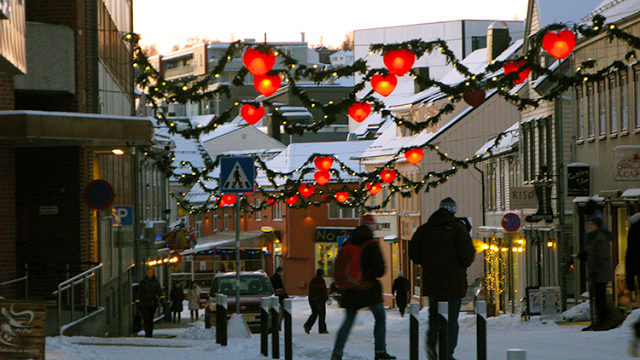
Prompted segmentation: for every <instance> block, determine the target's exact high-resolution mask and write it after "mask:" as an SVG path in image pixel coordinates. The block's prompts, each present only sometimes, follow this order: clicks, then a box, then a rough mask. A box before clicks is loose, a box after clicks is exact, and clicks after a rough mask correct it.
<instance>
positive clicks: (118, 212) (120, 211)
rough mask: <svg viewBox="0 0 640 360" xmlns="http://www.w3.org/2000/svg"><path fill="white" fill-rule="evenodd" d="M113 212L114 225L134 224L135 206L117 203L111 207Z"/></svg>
mask: <svg viewBox="0 0 640 360" xmlns="http://www.w3.org/2000/svg"><path fill="white" fill-rule="evenodd" d="M111 212H112V214H113V219H114V223H113V225H114V226H119V225H133V206H131V205H116V206H113V207H111Z"/></svg>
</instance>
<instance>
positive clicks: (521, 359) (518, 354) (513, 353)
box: [507, 349, 527, 360]
mask: <svg viewBox="0 0 640 360" xmlns="http://www.w3.org/2000/svg"><path fill="white" fill-rule="evenodd" d="M507 360H527V351H526V350H522V349H509V350H507Z"/></svg>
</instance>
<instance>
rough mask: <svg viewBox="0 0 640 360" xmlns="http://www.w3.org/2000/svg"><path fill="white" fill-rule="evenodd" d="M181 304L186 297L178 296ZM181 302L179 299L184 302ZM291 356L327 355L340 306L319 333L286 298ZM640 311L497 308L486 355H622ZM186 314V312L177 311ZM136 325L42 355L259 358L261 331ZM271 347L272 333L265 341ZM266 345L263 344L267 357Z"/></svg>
mask: <svg viewBox="0 0 640 360" xmlns="http://www.w3.org/2000/svg"><path fill="white" fill-rule="evenodd" d="M185 304H186V303H185ZM185 306H186V305H185ZM293 313H294V317H293V358H294V359H296V360H310V359H314V360H315V359H329V358H330V357H331V350H332V348H333V342H334V340H335V338H334V337H335V334H336V332H337V329H338V327H339V325H340V323H341V321H342V319H343V314H342V309H340V308H338V307H337V304H335V303H333V304H332V305H330V306H328V307H327V327H328V331H329V334H323V335H320V334H318V327H317V326H318V325H317V323H316V324H315V325H314V327H313V328H312V330H311V333H310V334H308V335H307V334H305V333H304V330H303V327H302V324H303V323H304V322H305V321H306V319H307V317H308V316H309V315H310V313H311V311H310V310H309V305H308V302H307V299H306V298H304V297H297V298H294V301H293ZM638 317H640V310H637V311H635V312H634V313H632V314H631V315H630V316H629V317H628V318H627V320H626V321H625V323H624V324H623V325H622V326H621V327H619V328H617V329H614V330H611V331H605V332H592V331H589V332H583V331H581V329H582V328H583V327H584V326H586V325H585V324H584V323H580V324H574V325H556V324H554V323H548V324H546V325H544V324H542V323H541V322H540V321H539V320H540V319H539V317H533V318H532V319H531V320H530V321H528V322H523V321H521V319H520V317H519V316H510V315H503V316H500V317H494V318H489V319H488V321H487V338H488V341H487V347H488V358H489V359H492V360H499V359H506V352H507V350H508V349H524V350H526V351H527V354H526V355H527V359H528V360H545V359H550V360H551V359H553V360H557V359H562V360H573V359H575V360H583V359H594V360H595V359H599V360H600V359H627V358H630V357H629V356H628V355H627V345H628V340H629V338H630V337H631V329H630V328H629V325H630V324H631V322H632V321H633V320H634V319H637V318H638ZM182 318H183V323H185V320H184V319H189V312H188V310H185V311H184V312H183V313H182ZM475 319H476V317H475V315H466V314H461V317H460V336H459V342H458V347H457V348H456V352H455V354H454V356H455V357H456V359H457V360H472V359H476V332H475ZM426 326H427V308H424V309H422V311H421V312H420V335H421V340H420V345H421V349H420V359H426V354H425V351H424V348H423V347H424V333H425V331H426ZM372 329H373V317H372V315H371V313H370V312H368V311H361V312H359V313H358V317H357V318H356V324H355V325H354V327H353V329H352V331H351V335H350V337H349V341H348V342H347V346H346V348H345V354H344V357H343V358H344V359H345V360H352V359H353V360H365V359H373V335H372ZM233 332H234V331H233V329H231V328H230V329H229V334H233ZM143 335H144V333H143V332H141V333H140V334H139V335H138V336H137V337H130V338H88V337H49V338H47V339H46V358H47V359H48V360H76V359H77V360H79V359H96V360H99V359H104V360H107V359H109V360H112V359H118V360H134V359H135V360H140V359H153V360H175V359H181V358H185V359H223V358H224V359H234V360H240V359H243V360H253V359H256V360H258V359H266V358H265V357H263V356H261V355H260V334H253V335H252V336H251V338H249V339H247V338H237V337H230V338H229V341H228V346H226V347H222V346H220V345H217V344H216V343H215V330H214V329H209V330H206V329H204V322H203V321H198V322H197V323H194V324H190V325H188V326H186V327H181V328H173V329H157V330H156V331H154V338H152V339H148V338H144V336H143ZM269 346H271V339H270V340H269ZM387 351H388V352H389V353H390V354H392V355H396V356H397V357H398V359H409V316H408V315H406V314H405V317H401V316H400V314H399V312H398V310H397V309H389V310H387ZM268 358H272V357H271V351H269V357H268ZM280 358H281V359H284V333H283V332H281V333H280Z"/></svg>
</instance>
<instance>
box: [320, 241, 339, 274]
mask: <svg viewBox="0 0 640 360" xmlns="http://www.w3.org/2000/svg"><path fill="white" fill-rule="evenodd" d="M337 252H338V244H336V243H316V264H317V269H322V270H324V276H325V277H332V276H333V263H334V260H335V258H336V254H337Z"/></svg>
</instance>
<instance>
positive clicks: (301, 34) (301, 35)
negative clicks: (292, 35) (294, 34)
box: [300, 31, 304, 42]
mask: <svg viewBox="0 0 640 360" xmlns="http://www.w3.org/2000/svg"><path fill="white" fill-rule="evenodd" d="M300 37H301V39H302V40H301V41H302V42H304V31H302V32H301V33H300Z"/></svg>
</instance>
